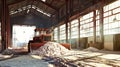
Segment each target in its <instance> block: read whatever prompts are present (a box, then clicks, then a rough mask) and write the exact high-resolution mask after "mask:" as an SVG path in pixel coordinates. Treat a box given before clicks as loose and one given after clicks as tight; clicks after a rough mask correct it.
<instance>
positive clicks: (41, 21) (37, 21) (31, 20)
mask: <svg viewBox="0 0 120 67" xmlns="http://www.w3.org/2000/svg"><path fill="white" fill-rule="evenodd" d="M51 23H52V21H50V20H49V19H46V18H43V17H41V16H37V15H35V14H27V15H23V16H17V17H11V24H12V25H35V26H36V27H38V28H50V27H51Z"/></svg>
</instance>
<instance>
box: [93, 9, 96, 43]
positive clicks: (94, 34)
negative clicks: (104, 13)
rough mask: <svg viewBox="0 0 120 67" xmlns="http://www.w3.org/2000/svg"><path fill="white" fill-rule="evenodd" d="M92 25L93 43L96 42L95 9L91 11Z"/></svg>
mask: <svg viewBox="0 0 120 67" xmlns="http://www.w3.org/2000/svg"><path fill="white" fill-rule="evenodd" d="M93 25H94V26H93V36H94V43H96V10H94V11H93Z"/></svg>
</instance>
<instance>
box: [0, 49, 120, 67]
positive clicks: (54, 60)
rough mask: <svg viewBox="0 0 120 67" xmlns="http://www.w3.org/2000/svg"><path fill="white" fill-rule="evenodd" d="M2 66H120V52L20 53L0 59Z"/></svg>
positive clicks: (0, 65)
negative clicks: (57, 54) (51, 54)
mask: <svg viewBox="0 0 120 67" xmlns="http://www.w3.org/2000/svg"><path fill="white" fill-rule="evenodd" d="M0 67H120V52H114V51H104V50H99V51H93V50H92V51H88V50H87V51H86V50H70V51H69V52H68V54H67V55H61V56H56V57H55V56H54V57H53V56H44V57H43V56H39V55H30V54H28V55H19V56H18V57H15V58H11V59H7V60H2V61H0Z"/></svg>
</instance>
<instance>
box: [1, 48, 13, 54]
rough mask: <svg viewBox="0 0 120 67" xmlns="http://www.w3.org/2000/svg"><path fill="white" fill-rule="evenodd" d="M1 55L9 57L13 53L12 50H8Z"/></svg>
mask: <svg viewBox="0 0 120 67" xmlns="http://www.w3.org/2000/svg"><path fill="white" fill-rule="evenodd" d="M2 54H3V55H11V54H15V52H14V51H13V50H10V49H6V50H4V51H3V52H2Z"/></svg>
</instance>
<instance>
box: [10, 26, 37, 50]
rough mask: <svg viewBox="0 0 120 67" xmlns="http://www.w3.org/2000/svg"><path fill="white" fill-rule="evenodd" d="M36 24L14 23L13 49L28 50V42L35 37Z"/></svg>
mask: <svg viewBox="0 0 120 67" xmlns="http://www.w3.org/2000/svg"><path fill="white" fill-rule="evenodd" d="M35 28H36V27H35V26H26V25H14V26H13V33H12V47H11V48H12V49H16V50H20V51H27V50H28V47H27V46H28V42H29V40H32V38H33V37H34V30H35Z"/></svg>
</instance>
